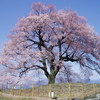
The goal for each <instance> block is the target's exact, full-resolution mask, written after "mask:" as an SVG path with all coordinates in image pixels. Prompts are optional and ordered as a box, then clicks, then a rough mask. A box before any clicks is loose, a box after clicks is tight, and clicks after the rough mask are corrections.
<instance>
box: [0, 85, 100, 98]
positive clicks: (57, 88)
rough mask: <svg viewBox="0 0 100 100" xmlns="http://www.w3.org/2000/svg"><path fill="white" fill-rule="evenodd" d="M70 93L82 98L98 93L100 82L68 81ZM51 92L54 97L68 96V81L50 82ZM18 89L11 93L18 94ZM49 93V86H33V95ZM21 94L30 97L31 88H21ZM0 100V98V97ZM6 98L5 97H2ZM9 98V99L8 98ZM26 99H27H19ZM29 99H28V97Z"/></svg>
mask: <svg viewBox="0 0 100 100" xmlns="http://www.w3.org/2000/svg"><path fill="white" fill-rule="evenodd" d="M70 86H71V87H70V88H71V91H70V92H71V95H72V97H73V98H82V97H83V96H84V97H87V96H90V95H93V94H96V93H100V84H84V85H83V84H82V83H70ZM51 91H52V92H55V96H56V97H60V98H61V97H69V83H61V84H52V88H51ZM4 93H8V94H9V93H12V90H10V91H4ZM19 94H20V92H19V90H14V91H13V95H19ZM48 94H49V86H48V85H44V86H38V87H34V96H35V97H48ZM21 96H26V97H30V96H32V89H31V88H30V89H22V90H21ZM0 100H2V99H0ZM4 100H7V99H4ZM8 100H9V99H8ZM21 100H28V99H21ZM29 100H30V99H29Z"/></svg>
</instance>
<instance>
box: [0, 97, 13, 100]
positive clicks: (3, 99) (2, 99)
mask: <svg viewBox="0 0 100 100" xmlns="http://www.w3.org/2000/svg"><path fill="white" fill-rule="evenodd" d="M0 100H13V99H9V98H4V97H0Z"/></svg>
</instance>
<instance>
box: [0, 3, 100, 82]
mask: <svg viewBox="0 0 100 100" xmlns="http://www.w3.org/2000/svg"><path fill="white" fill-rule="evenodd" d="M31 8H32V11H31V12H30V13H29V14H28V15H27V16H26V17H23V18H21V19H19V21H18V23H17V25H16V27H15V28H13V29H12V31H11V33H10V34H9V38H10V39H9V40H8V41H7V42H6V43H5V44H4V47H3V49H2V53H1V59H0V63H1V64H2V65H4V66H6V67H7V68H10V69H13V70H17V72H18V73H20V77H21V76H22V75H23V74H24V73H27V72H28V71H30V70H31V71H32V70H36V71H37V70H41V72H44V75H45V76H46V77H47V78H48V80H49V82H48V83H55V78H56V76H57V74H58V73H59V71H60V70H61V69H62V68H64V67H66V68H67V67H69V66H68V63H69V62H72V63H73V62H77V63H78V64H79V65H80V68H81V70H82V72H83V73H84V75H86V74H87V72H89V70H96V71H97V72H98V73H99V74H100V64H99V60H100V55H99V53H100V51H99V50H100V49H99V47H100V46H99V45H100V42H99V36H98V35H97V34H96V33H95V32H94V29H93V27H92V26H90V25H89V24H88V23H87V20H86V19H85V18H84V17H82V16H79V15H78V14H77V12H74V11H71V10H69V9H65V10H59V11H57V10H56V8H55V6H54V5H51V4H48V5H43V4H42V3H41V2H39V3H33V4H32V6H31ZM65 62H66V63H65ZM69 68H70V67H69ZM33 72H34V73H35V71H33Z"/></svg>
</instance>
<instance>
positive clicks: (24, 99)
mask: <svg viewBox="0 0 100 100" xmlns="http://www.w3.org/2000/svg"><path fill="white" fill-rule="evenodd" d="M0 100H15V99H10V98H4V97H0ZM16 100H31V99H30V98H22V99H16Z"/></svg>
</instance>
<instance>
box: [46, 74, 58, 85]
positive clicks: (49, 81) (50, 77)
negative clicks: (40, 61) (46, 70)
mask: <svg viewBox="0 0 100 100" xmlns="http://www.w3.org/2000/svg"><path fill="white" fill-rule="evenodd" d="M55 77H56V75H49V76H48V84H54V83H55Z"/></svg>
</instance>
